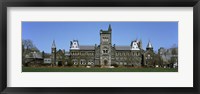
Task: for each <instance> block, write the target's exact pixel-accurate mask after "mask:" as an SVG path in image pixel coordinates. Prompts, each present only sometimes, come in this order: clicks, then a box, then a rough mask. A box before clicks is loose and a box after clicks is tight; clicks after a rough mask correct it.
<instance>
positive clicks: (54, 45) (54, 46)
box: [51, 40, 56, 48]
mask: <svg viewBox="0 0 200 94" xmlns="http://www.w3.org/2000/svg"><path fill="white" fill-rule="evenodd" d="M51 48H56V43H55V40H53V43H52V46H51Z"/></svg>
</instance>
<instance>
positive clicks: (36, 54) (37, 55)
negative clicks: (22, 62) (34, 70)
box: [25, 52, 42, 59]
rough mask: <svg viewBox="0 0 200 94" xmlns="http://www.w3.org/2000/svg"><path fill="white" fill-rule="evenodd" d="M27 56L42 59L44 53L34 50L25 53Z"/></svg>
mask: <svg viewBox="0 0 200 94" xmlns="http://www.w3.org/2000/svg"><path fill="white" fill-rule="evenodd" d="M25 58H38V59H42V54H41V53H40V52H36V53H34V52H32V53H29V54H27V55H25Z"/></svg>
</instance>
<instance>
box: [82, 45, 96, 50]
mask: <svg viewBox="0 0 200 94" xmlns="http://www.w3.org/2000/svg"><path fill="white" fill-rule="evenodd" d="M79 48H80V49H79V50H94V48H95V46H88V45H80V46H79Z"/></svg>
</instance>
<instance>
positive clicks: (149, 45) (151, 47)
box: [146, 41, 153, 50]
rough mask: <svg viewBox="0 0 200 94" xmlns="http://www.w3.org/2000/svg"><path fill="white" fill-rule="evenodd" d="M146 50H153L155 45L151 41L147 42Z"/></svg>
mask: <svg viewBox="0 0 200 94" xmlns="http://www.w3.org/2000/svg"><path fill="white" fill-rule="evenodd" d="M146 50H153V45H152V44H151V42H150V41H149V42H148V44H147V47H146Z"/></svg>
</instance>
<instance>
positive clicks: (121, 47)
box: [115, 46, 131, 50]
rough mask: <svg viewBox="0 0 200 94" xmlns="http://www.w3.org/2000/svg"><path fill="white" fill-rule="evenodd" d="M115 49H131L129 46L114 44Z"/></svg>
mask: <svg viewBox="0 0 200 94" xmlns="http://www.w3.org/2000/svg"><path fill="white" fill-rule="evenodd" d="M115 49H116V50H131V46H115Z"/></svg>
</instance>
